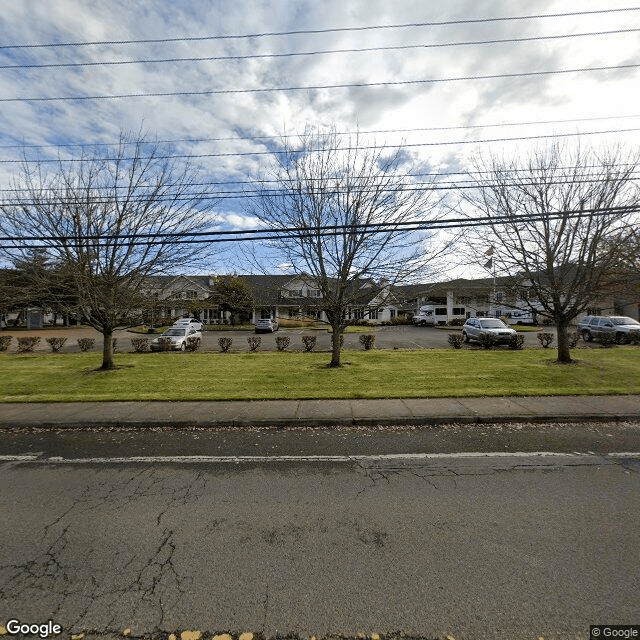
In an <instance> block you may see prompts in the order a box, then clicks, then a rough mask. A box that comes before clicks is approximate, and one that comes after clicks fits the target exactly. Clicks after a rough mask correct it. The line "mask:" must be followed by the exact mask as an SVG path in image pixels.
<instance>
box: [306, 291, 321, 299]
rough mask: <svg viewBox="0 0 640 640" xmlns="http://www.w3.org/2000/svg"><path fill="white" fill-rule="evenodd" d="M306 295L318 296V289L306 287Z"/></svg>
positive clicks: (310, 296)
mask: <svg viewBox="0 0 640 640" xmlns="http://www.w3.org/2000/svg"><path fill="white" fill-rule="evenodd" d="M307 296H308V297H309V298H320V289H308V290H307Z"/></svg>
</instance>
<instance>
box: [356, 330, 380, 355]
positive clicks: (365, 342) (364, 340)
mask: <svg viewBox="0 0 640 640" xmlns="http://www.w3.org/2000/svg"><path fill="white" fill-rule="evenodd" d="M359 340H360V344H361V345H362V346H363V347H364V350H365V351H369V349H373V347H374V346H375V344H376V337H375V336H374V335H373V334H372V333H363V334H362V335H361V336H360V338H359Z"/></svg>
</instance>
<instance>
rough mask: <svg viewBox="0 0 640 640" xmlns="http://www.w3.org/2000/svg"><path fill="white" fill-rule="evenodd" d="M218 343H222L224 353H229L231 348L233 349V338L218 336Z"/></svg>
mask: <svg viewBox="0 0 640 640" xmlns="http://www.w3.org/2000/svg"><path fill="white" fill-rule="evenodd" d="M218 344H219V345H220V351H222V353H227V352H228V351H229V349H231V345H232V344H233V339H232V338H226V337H225V338H218Z"/></svg>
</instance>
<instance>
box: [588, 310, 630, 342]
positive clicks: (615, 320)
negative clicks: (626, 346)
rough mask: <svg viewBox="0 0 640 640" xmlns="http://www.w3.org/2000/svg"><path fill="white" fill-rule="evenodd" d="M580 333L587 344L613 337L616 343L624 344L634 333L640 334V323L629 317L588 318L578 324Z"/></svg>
mask: <svg viewBox="0 0 640 640" xmlns="http://www.w3.org/2000/svg"><path fill="white" fill-rule="evenodd" d="M587 318H588V319H589V321H588V322H586V320H587ZM578 331H579V332H580V334H581V335H582V338H583V339H584V341H585V342H590V341H591V340H600V339H602V336H604V335H613V336H615V340H616V342H617V343H618V344H622V343H624V342H627V341H628V339H629V336H630V334H631V333H632V332H635V331H638V332H640V322H638V321H637V320H634V319H633V318H629V317H628V316H587V317H586V318H584V319H583V320H581V321H580V322H579V323H578Z"/></svg>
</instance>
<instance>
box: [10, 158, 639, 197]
mask: <svg viewBox="0 0 640 640" xmlns="http://www.w3.org/2000/svg"><path fill="white" fill-rule="evenodd" d="M617 166H618V167H619V168H625V167H630V166H632V165H631V164H629V163H620V164H619V165H617ZM574 168H575V167H570V166H562V167H557V169H559V170H561V171H564V170H571V169H574ZM582 168H584V169H593V168H598V165H585V166H584V167H582ZM529 171H530V170H529V169H527V168H521V169H518V168H510V169H507V170H505V171H504V173H505V174H516V176H517V174H518V173H523V172H529ZM637 171H640V169H638V170H635V169H634V171H633V173H632V174H630V176H629V177H630V179H635V178H636V177H637V176H636V172H637ZM485 174H493V171H492V170H485V171H442V172H440V173H435V172H418V173H401V174H394V177H395V178H399V179H400V178H425V177H432V178H439V177H449V176H468V175H485ZM556 177H557V178H559V179H561V180H560V181H550V182H547V183H546V184H565V181H566V182H572V183H588V182H598V181H600V180H602V175H601V174H599V173H594V174H588V173H583V174H579V175H576V174H575V173H567V174H564V175H563V174H559V175H558V176H556ZM638 177H640V176H638ZM361 178H362V176H354V177H353V179H354V180H359V179H361ZM339 179H340V178H339V177H336V176H333V177H329V178H313V177H309V178H307V182H323V181H326V180H329V181H331V180H339ZM514 179H515V178H514ZM285 183H291V184H293V183H296V180H295V179H293V178H282V179H279V180H275V179H273V180H262V179H256V180H212V181H206V182H194V183H192V184H191V185H189V186H191V187H211V186H227V185H256V184H259V185H269V184H273V185H276V188H274V189H273V191H274V192H275V191H276V190H279V191H284V190H283V189H277V187H278V186H279V185H282V184H285ZM465 183H473V184H476V181H475V180H473V179H471V180H458V181H455V182H454V181H448V182H443V181H440V182H437V181H435V180H431V181H428V182H420V181H417V182H413V183H411V184H413V185H416V186H420V185H422V186H425V187H430V188H433V189H440V188H448V186H447V185H450V186H451V188H456V187H457V186H459V185H461V184H465ZM509 184H510V185H512V186H517V185H523V184H528V183H523V182H510V183H509ZM114 189H115V190H116V191H124V190H127V189H129V187H128V186H127V185H120V186H118V185H112V186H111V187H110V188H109V191H113V190H114ZM31 191H32V189H30V188H28V187H22V188H17V187H13V188H4V189H0V193H15V194H18V193H30V192H31ZM66 191H67V188H66V187H38V193H54V194H55V193H56V192H62V193H64V192H66ZM254 193H258V191H257V190H255V189H250V190H247V189H245V190H234V191H214V192H212V193H211V192H209V191H200V192H191V193H186V194H185V195H184V197H183V199H187V198H189V199H191V198H194V197H201V196H205V195H208V194H210V195H211V196H212V197H217V196H218V195H219V194H236V195H237V196H246V195H247V194H249V195H251V194H254ZM170 198H171V199H175V197H174V196H171V195H167V196H166V199H170ZM144 199H145V198H144V197H143V196H140V197H139V200H144ZM136 200H137V199H136V198H133V201H136ZM129 201H132V199H131V198H130V199H129ZM20 203H25V202H24V201H20ZM8 204H11V202H10V201H7V202H5V205H8ZM25 204H26V203H25ZM31 204H35V203H31Z"/></svg>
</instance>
